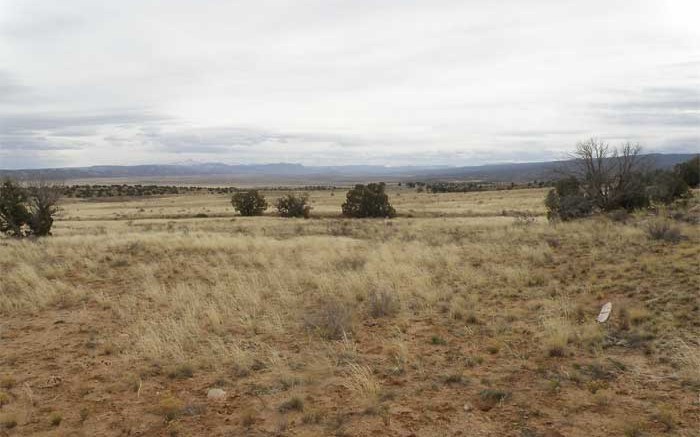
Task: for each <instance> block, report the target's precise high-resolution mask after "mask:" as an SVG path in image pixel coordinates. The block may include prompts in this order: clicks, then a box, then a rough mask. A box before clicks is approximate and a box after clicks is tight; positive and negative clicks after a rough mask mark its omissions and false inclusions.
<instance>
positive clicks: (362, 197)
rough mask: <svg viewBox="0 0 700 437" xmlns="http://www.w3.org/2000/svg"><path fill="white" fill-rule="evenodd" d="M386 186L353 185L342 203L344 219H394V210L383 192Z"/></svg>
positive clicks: (373, 184)
mask: <svg viewBox="0 0 700 437" xmlns="http://www.w3.org/2000/svg"><path fill="white" fill-rule="evenodd" d="M385 188H386V185H385V184H384V183H383V182H382V183H378V184H375V183H372V184H368V185H360V184H358V185H355V188H353V189H352V190H350V191H348V193H347V196H346V197H347V199H346V201H345V203H343V206H342V208H343V215H344V216H345V217H354V218H364V217H388V218H391V217H395V216H396V210H394V208H393V207H392V206H391V204H390V203H389V196H387V194H386V193H385V192H384V190H385Z"/></svg>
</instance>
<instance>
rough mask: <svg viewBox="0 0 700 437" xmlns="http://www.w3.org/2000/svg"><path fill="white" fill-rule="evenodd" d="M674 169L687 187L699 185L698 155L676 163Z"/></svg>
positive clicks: (699, 165) (699, 160)
mask: <svg viewBox="0 0 700 437" xmlns="http://www.w3.org/2000/svg"><path fill="white" fill-rule="evenodd" d="M674 170H675V171H676V173H677V174H678V175H679V176H680V177H681V179H683V181H685V183H686V184H687V185H688V186H689V187H693V188H695V187H697V186H699V185H700V155H698V156H696V157H695V158H693V159H691V160H689V161H686V162H684V163H681V164H678V165H676V166H675V168H674Z"/></svg>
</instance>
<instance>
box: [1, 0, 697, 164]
mask: <svg viewBox="0 0 700 437" xmlns="http://www.w3.org/2000/svg"><path fill="white" fill-rule="evenodd" d="M698 17H700V1H698V0H669V1H639V0H629V1H614V0H603V1H599V0H588V1H563V0H552V1H548V0H546V1H534V0H533V1H522V0H513V1H498V0H495V1H488V2H486V1H469V0H466V1H465V0H462V1H437V0H432V1H409V0H396V1H382V0H373V1H364V0H346V1H332V0H315V1H300V0H297V1H264V0H257V1H204V0H199V1H194V0H193V1H175V0H167V1H147V0H137V1H125V0H119V1H111V2H107V1H94V0H85V1H73V0H63V1H50V0H46V1H30V0H15V1H8V0H0V168H30V167H47V166H48V167H53V166H84V165H94V164H140V163H173V162H180V161H186V160H197V161H206V162H210V161H218V162H225V163H261V162H300V163H303V164H309V165H315V164H319V165H337V164H387V165H403V164H417V165H422V164H448V165H470V164H482V163H487V162H505V161H536V160H549V159H555V158H559V157H561V156H563V154H564V153H565V152H567V151H568V150H570V149H571V148H572V147H573V145H574V144H575V143H576V142H577V141H580V140H583V139H585V138H587V137H589V136H591V135H595V136H597V137H600V138H603V139H606V140H609V141H610V142H612V143H617V142H620V141H625V140H630V141H634V142H640V143H641V144H642V145H643V146H644V147H645V149H646V150H647V151H663V152H693V151H694V152H697V151H698V150H700V26H699V25H698Z"/></svg>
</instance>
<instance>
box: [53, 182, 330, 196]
mask: <svg viewBox="0 0 700 437" xmlns="http://www.w3.org/2000/svg"><path fill="white" fill-rule="evenodd" d="M335 188H336V187H333V186H325V185H308V186H304V187H293V188H291V187H269V188H261V190H265V191H277V190H285V191H286V190H292V189H293V190H300V191H322V190H334V189H335ZM60 190H61V195H62V196H64V197H74V198H93V197H95V198H97V197H141V196H164V195H173V194H194V193H203V194H232V193H236V192H238V191H243V189H241V188H237V187H200V186H190V187H184V186H174V185H140V184H136V185H128V184H120V185H64V186H62V187H61V188H60Z"/></svg>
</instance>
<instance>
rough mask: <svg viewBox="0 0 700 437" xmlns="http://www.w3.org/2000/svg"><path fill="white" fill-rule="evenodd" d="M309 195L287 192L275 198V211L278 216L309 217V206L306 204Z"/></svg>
mask: <svg viewBox="0 0 700 437" xmlns="http://www.w3.org/2000/svg"><path fill="white" fill-rule="evenodd" d="M308 201H309V196H307V195H305V194H304V195H301V196H296V195H294V194H287V195H286V196H282V197H280V198H279V199H277V203H276V206H277V213H278V214H279V215H280V217H304V218H309V215H310V214H311V206H309V204H308Z"/></svg>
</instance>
